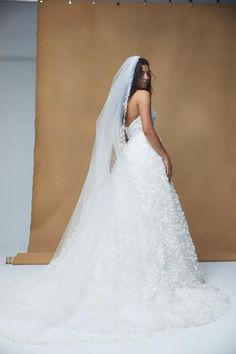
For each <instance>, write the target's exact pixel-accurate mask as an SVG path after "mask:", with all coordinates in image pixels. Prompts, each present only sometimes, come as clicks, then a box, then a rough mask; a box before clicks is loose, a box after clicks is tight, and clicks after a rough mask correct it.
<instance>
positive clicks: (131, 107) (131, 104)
mask: <svg viewBox="0 0 236 354" xmlns="http://www.w3.org/2000/svg"><path fill="white" fill-rule="evenodd" d="M138 116H139V107H138V91H136V92H135V93H134V94H133V95H132V97H131V98H130V99H129V100H128V103H127V112H126V117H125V126H126V127H128V126H129V125H130V124H131V123H132V121H133V120H134V119H135V118H137V117H138Z"/></svg>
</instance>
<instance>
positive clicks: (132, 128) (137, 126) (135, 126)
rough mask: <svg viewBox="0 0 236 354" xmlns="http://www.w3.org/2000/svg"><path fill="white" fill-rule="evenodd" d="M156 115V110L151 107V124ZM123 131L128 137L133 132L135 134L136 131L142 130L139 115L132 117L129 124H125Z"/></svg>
mask: <svg viewBox="0 0 236 354" xmlns="http://www.w3.org/2000/svg"><path fill="white" fill-rule="evenodd" d="M156 116H157V112H156V111H154V110H153V109H152V110H151V117H152V122H153V125H154V123H155V120H156ZM125 131H126V134H127V135H128V138H130V137H131V136H133V135H134V134H136V133H138V132H142V131H143V128H142V122H141V117H140V115H139V116H137V117H136V118H135V119H133V121H132V122H131V123H130V124H129V126H128V127H126V126H125Z"/></svg>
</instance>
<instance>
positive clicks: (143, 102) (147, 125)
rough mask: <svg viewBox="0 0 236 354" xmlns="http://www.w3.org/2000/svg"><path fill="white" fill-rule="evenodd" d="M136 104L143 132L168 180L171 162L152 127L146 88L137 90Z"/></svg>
mask: <svg viewBox="0 0 236 354" xmlns="http://www.w3.org/2000/svg"><path fill="white" fill-rule="evenodd" d="M138 106H139V114H140V117H141V122H142V127H143V132H144V134H145V135H146V137H147V139H148V141H149V142H150V144H151V146H152V147H153V149H154V150H155V151H156V152H157V153H158V154H159V155H160V156H161V157H162V159H163V162H164V165H165V168H166V174H167V177H168V179H169V181H170V179H171V176H172V164H171V160H170V157H169V154H168V153H167V151H166V149H165V148H164V146H163V144H162V142H161V140H160V138H159V136H158V134H157V132H156V130H155V129H154V127H153V122H152V118H151V94H150V92H148V91H146V90H140V91H139V97H138Z"/></svg>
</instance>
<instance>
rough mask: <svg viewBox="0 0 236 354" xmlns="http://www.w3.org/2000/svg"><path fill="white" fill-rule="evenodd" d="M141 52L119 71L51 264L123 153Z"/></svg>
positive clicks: (97, 127)
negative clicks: (83, 177) (127, 114)
mask: <svg viewBox="0 0 236 354" xmlns="http://www.w3.org/2000/svg"><path fill="white" fill-rule="evenodd" d="M139 58H140V57H139V56H138V55H134V56H131V57H128V58H127V59H126V60H125V61H124V62H123V64H122V65H121V67H120V69H119V70H118V71H117V73H116V74H115V76H114V78H113V81H112V84H111V88H110V91H109V94H108V97H107V100H106V102H105V104H104V106H103V108H102V111H101V113H100V115H99V117H98V119H97V122H96V137H95V142H94V145H93V149H92V154H91V159H90V164H89V170H88V174H87V177H86V179H85V182H84V185H83V188H82V191H81V193H80V197H79V199H78V201H77V203H76V206H75V208H74V211H73V213H72V216H71V218H70V220H69V222H68V224H67V227H66V229H65V231H64V234H63V235H62V238H61V240H60V242H59V244H58V246H57V248H56V251H55V253H54V255H53V257H52V259H51V262H50V263H54V262H55V261H56V260H58V259H59V255H60V254H61V250H62V246H63V245H64V244H65V242H68V241H69V239H70V238H71V237H72V235H73V230H74V229H75V227H76V228H78V225H79V221H80V218H81V216H82V214H83V212H85V210H86V207H88V205H89V203H92V200H94V198H96V192H97V191H99V189H100V188H101V186H102V185H103V184H104V183H106V181H107V178H108V177H109V174H110V171H111V163H112V159H113V158H114V153H115V159H117V157H118V156H119V154H120V152H121V151H122V148H123V146H124V144H125V130H124V118H125V114H126V110H127V102H128V97H129V93H130V88H131V85H132V81H133V76H134V70H135V67H136V64H137V62H138V59H139Z"/></svg>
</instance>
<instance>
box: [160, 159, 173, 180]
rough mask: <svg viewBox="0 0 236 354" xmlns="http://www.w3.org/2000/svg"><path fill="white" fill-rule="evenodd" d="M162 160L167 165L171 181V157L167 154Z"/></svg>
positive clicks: (167, 173)
mask: <svg viewBox="0 0 236 354" xmlns="http://www.w3.org/2000/svg"><path fill="white" fill-rule="evenodd" d="M162 160H163V162H164V165H165V169H166V175H167V177H168V179H169V182H170V180H171V176H172V164H171V161H170V157H169V156H168V155H165V156H164V157H162Z"/></svg>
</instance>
